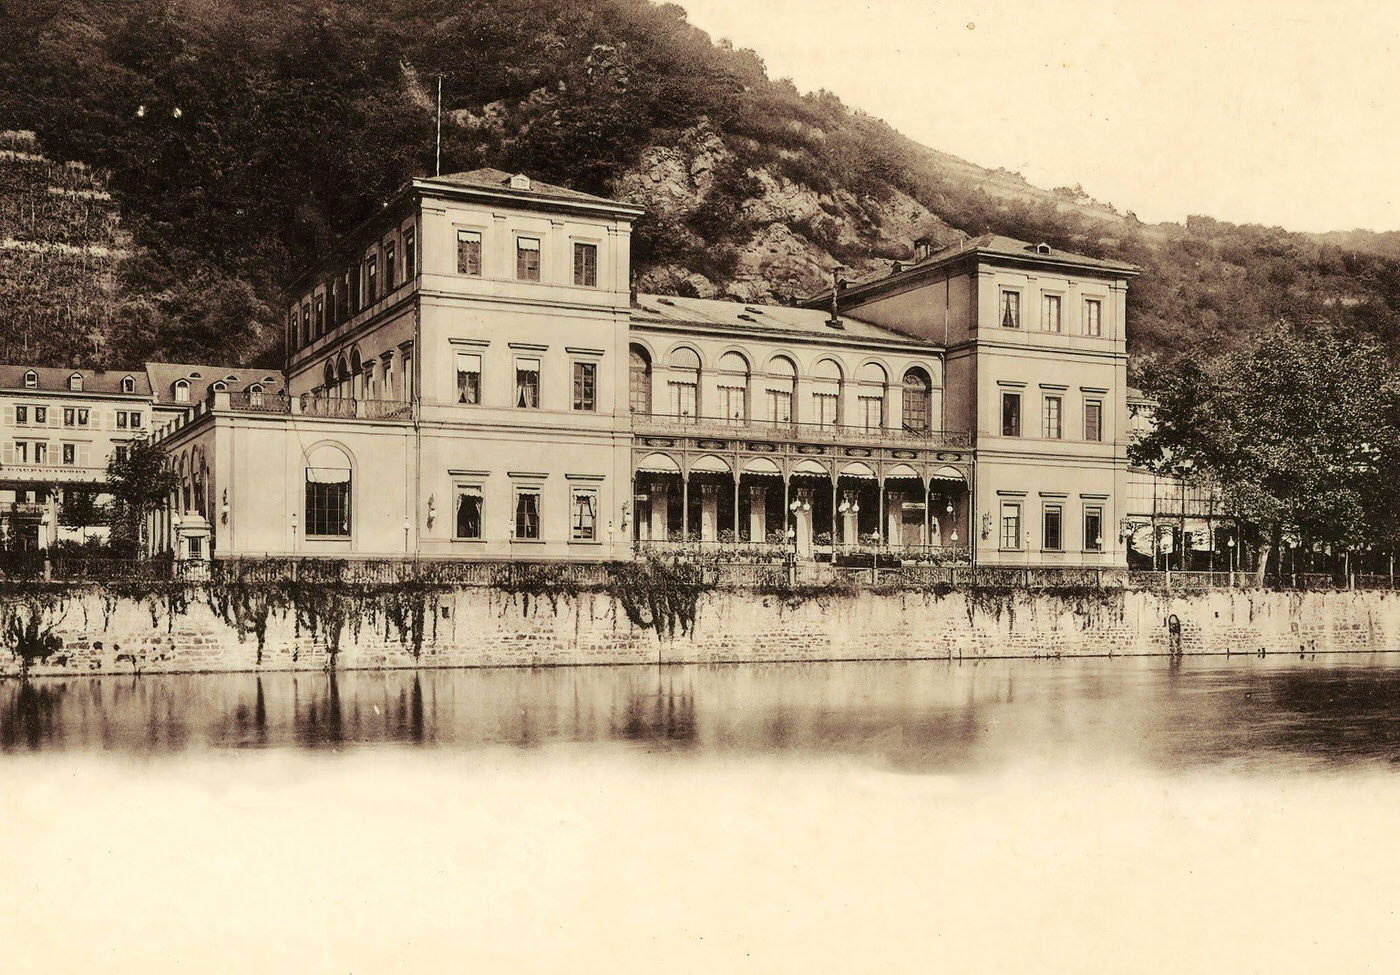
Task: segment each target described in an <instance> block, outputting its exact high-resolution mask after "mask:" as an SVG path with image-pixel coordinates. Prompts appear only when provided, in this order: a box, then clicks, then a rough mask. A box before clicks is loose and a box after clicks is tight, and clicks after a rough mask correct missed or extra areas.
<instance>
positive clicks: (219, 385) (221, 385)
mask: <svg viewBox="0 0 1400 975" xmlns="http://www.w3.org/2000/svg"><path fill="white" fill-rule="evenodd" d="M209 388H210V389H212V390H213V391H214V392H216V393H222V392H224V391H225V390H227V389H228V384H227V383H225V382H224V381H223V380H219V381H218V382H216V383H214V384H213V385H211V386H210V387H209Z"/></svg>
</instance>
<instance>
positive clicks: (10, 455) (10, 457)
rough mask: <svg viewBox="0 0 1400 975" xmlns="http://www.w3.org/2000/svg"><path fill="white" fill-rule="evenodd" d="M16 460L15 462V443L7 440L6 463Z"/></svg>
mask: <svg viewBox="0 0 1400 975" xmlns="http://www.w3.org/2000/svg"><path fill="white" fill-rule="evenodd" d="M14 462H15V445H14V444H13V443H11V442H9V441H6V442H5V463H6V464H13V463H14Z"/></svg>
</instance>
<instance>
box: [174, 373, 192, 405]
mask: <svg viewBox="0 0 1400 975" xmlns="http://www.w3.org/2000/svg"><path fill="white" fill-rule="evenodd" d="M174 393H175V402H177V403H188V402H189V401H190V383H189V380H187V379H177V380H175V386H174Z"/></svg>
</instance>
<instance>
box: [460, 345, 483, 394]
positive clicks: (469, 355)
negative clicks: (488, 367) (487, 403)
mask: <svg viewBox="0 0 1400 975" xmlns="http://www.w3.org/2000/svg"><path fill="white" fill-rule="evenodd" d="M457 402H458V403H463V404H466V405H468V406H476V405H477V404H479V403H480V402H481V356H479V355H477V354H476V353H474V352H458V353H457Z"/></svg>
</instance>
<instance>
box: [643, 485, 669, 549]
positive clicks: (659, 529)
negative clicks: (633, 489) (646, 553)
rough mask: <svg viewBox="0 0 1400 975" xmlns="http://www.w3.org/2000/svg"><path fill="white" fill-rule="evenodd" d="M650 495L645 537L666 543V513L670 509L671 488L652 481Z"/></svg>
mask: <svg viewBox="0 0 1400 975" xmlns="http://www.w3.org/2000/svg"><path fill="white" fill-rule="evenodd" d="M649 493H650V495H651V498H650V500H649V501H648V504H647V507H648V508H649V511H648V519H649V522H650V524H649V526H648V528H649V531H648V532H647V537H649V538H651V539H652V540H653V541H657V542H664V541H666V529H667V525H666V520H667V519H666V513H667V511H668V510H669V509H670V507H671V505H670V500H671V486H670V485H669V484H666V483H665V482H663V481H653V482H652V485H651V491H650V492H649Z"/></svg>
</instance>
